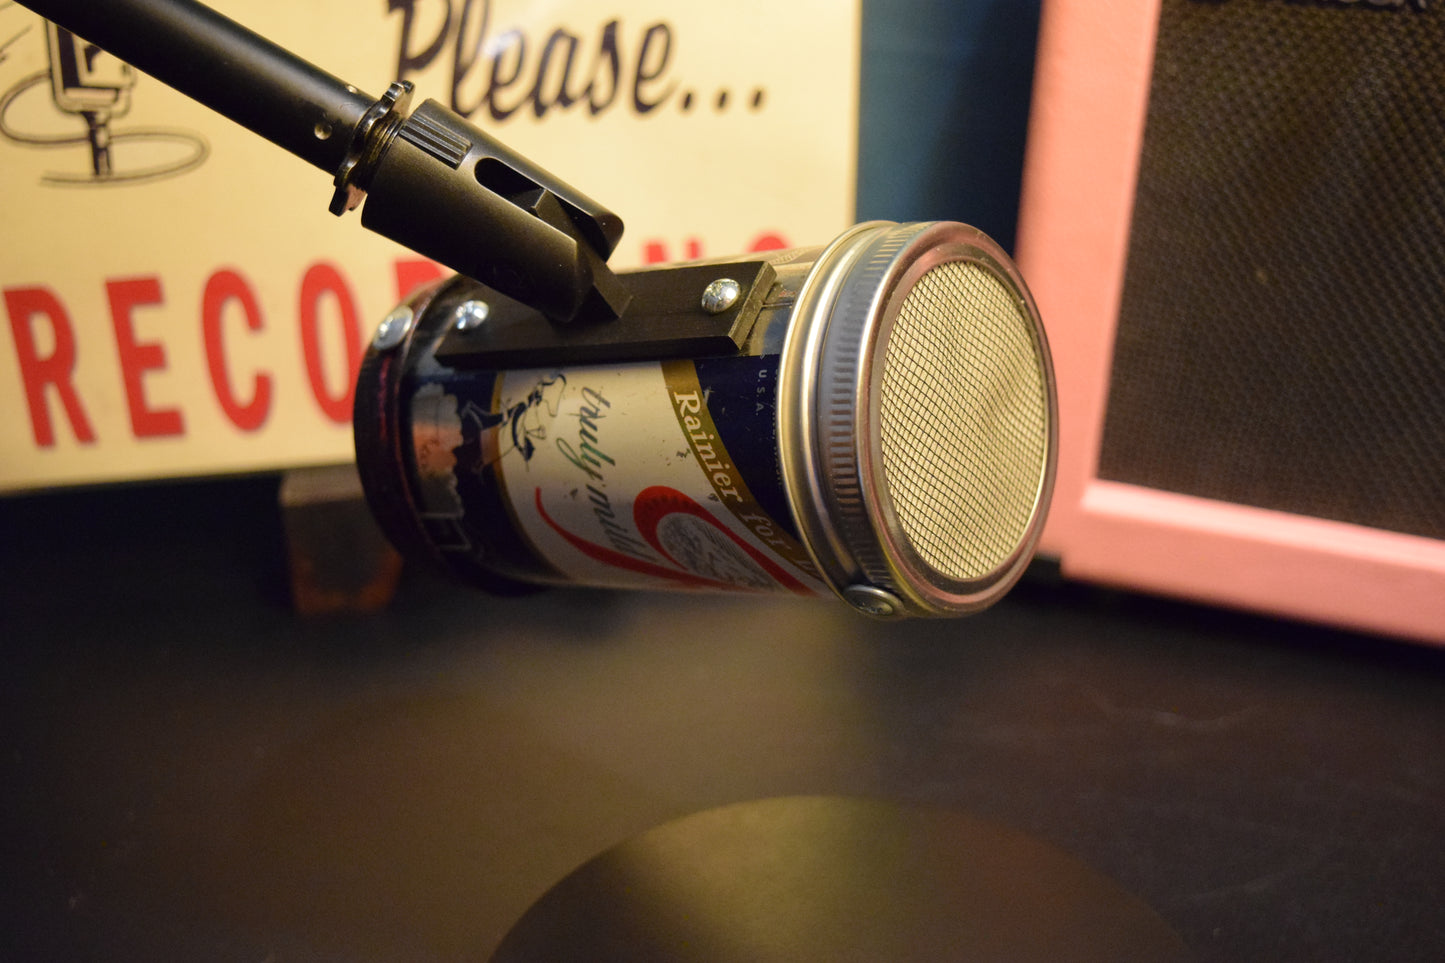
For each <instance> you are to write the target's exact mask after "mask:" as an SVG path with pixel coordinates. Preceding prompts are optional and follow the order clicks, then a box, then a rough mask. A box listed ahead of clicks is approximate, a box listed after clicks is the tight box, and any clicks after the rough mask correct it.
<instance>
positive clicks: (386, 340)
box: [371, 304, 416, 351]
mask: <svg viewBox="0 0 1445 963" xmlns="http://www.w3.org/2000/svg"><path fill="white" fill-rule="evenodd" d="M415 320H416V315H415V314H414V313H413V312H412V310H411V308H409V307H407V306H406V305H404V304H403V305H401V306H400V307H398V308H395V309H393V310H392V312H391V313H390V314H388V315H387V316H386V317H384V318H382V319H381V324H379V325H377V326H376V333H375V334H374V335H372V336H371V346H372V347H373V348H375V349H376V350H377V351H390V350H391V349H392V348H395V347H396V346H397V345H399V344H401V342H402V341H403V340H404V339H405V338H406V336H407V334H408V333H409V332H410V331H411V325H412V322H413V321H415Z"/></svg>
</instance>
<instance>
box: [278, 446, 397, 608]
mask: <svg viewBox="0 0 1445 963" xmlns="http://www.w3.org/2000/svg"><path fill="white" fill-rule="evenodd" d="M280 499H281V517H282V521H283V525H284V529H285V532H286V554H287V560H288V563H289V566H290V571H291V599H292V604H293V605H294V606H295V607H296V611H298V612H300V613H301V614H303V615H320V614H327V613H334V612H374V611H377V610H379V609H382V608H384V607H386V605H387V604H388V603H389V602H390V601H391V598H392V596H393V595H394V594H395V592H396V583H397V579H398V578H399V576H400V574H401V556H400V555H398V554H397V552H396V550H395V549H393V548H392V547H391V545H390V543H388V542H387V540H386V537H385V536H383V535H382V533H381V529H379V528H378V527H377V525H376V522H375V521H374V520H373V519H372V517H371V512H370V510H369V509H368V508H367V505H366V498H365V496H364V495H363V494H362V490H361V479H360V478H359V477H358V476H357V473H356V467H355V466H354V465H350V464H347V465H328V466H324V467H319V468H299V469H294V470H292V471H288V472H287V473H286V474H285V477H284V478H283V479H282V481H281V494H280Z"/></svg>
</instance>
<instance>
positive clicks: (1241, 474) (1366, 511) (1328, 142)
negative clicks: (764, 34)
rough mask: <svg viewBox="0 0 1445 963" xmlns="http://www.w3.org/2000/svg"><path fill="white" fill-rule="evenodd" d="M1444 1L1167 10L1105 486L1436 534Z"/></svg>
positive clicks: (1237, 2) (1443, 300) (1244, 1)
mask: <svg viewBox="0 0 1445 963" xmlns="http://www.w3.org/2000/svg"><path fill="white" fill-rule="evenodd" d="M1442 7H1445V5H1441V4H1436V3H1429V4H1428V5H1427V4H1424V3H1422V2H1420V0H1408V2H1407V3H1405V4H1404V5H1403V6H1401V7H1399V8H1390V9H1387V8H1379V7H1374V6H1371V5H1369V4H1365V3H1359V4H1344V3H1339V2H1318V3H1309V2H1286V0H1164V3H1163V7H1162V12H1161V19H1160V24H1159V36H1158V48H1157V53H1156V61H1155V66H1154V78H1153V86H1152V91H1151V95H1150V102H1149V112H1148V120H1147V126H1146V128H1145V137H1144V145H1143V151H1142V154H1141V157H1140V174H1139V186H1138V191H1137V197H1136V199H1135V210H1134V217H1133V225H1132V233H1131V236H1130V242H1129V256H1128V268H1127V273H1126V276H1125V284H1124V292H1123V300H1122V305H1121V313H1120V317H1119V326H1118V340H1117V345H1116V349H1115V357H1114V369H1113V379H1112V385H1111V388H1110V395H1109V402H1108V407H1107V415H1106V420H1105V426H1104V437H1103V443H1102V447H1101V453H1100V455H1101V457H1100V468H1099V472H1100V475H1101V476H1102V477H1104V478H1109V479H1114V480H1118V481H1124V482H1133V483H1137V484H1140V485H1145V486H1148V487H1151V488H1157V489H1163V490H1168V491H1175V492H1183V493H1186V494H1191V495H1199V496H1203V497H1206V498H1213V499H1222V500H1225V501H1230V502H1237V503H1241V504H1247V505H1254V506H1259V507H1263V508H1272V509H1281V510H1284V511H1288V512H1292V513H1296V514H1303V515H1310V516H1315V517H1320V518H1329V519H1336V520H1341V521H1347V522H1354V523H1358V524H1362V525H1367V526H1370V527H1374V528H1382V529H1387V530H1394V531H1400V532H1409V533H1414V534H1418V535H1424V536H1428V537H1431V538H1445V390H1442V386H1445V15H1442V9H1441V8H1442Z"/></svg>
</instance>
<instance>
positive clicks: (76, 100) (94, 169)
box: [0, 21, 210, 187]
mask: <svg viewBox="0 0 1445 963" xmlns="http://www.w3.org/2000/svg"><path fill="white" fill-rule="evenodd" d="M44 29H45V40H46V57H47V61H48V69H46V70H43V71H37V72H35V73H32V74H29V75H27V76H25V77H23V78H21V79H20V80H19V81H17V82H16V83H14V84H12V85H11V86H10V87H9V89H7V90H6V91H5V92H4V93H3V94H0V137H4V138H6V139H7V140H10V141H12V142H14V143H16V144H20V145H23V146H27V147H47V148H61V147H81V146H85V147H88V149H89V154H90V157H89V161H90V162H89V165H88V168H87V169H86V170H85V171H84V172H50V173H47V174H45V175H44V176H43V177H42V178H41V180H42V183H45V184H50V185H55V186H71V187H75V186H104V185H113V184H135V183H140V182H143V181H153V180H159V179H162V178H166V177H173V176H176V175H178V174H183V173H185V172H186V171H189V170H192V169H194V168H196V167H198V166H200V165H201V164H202V163H203V162H204V161H205V159H206V157H207V156H208V155H209V153H210V147H209V145H208V144H207V143H206V140H205V138H203V137H202V136H201V135H200V134H197V133H195V132H192V131H186V130H179V129H173V128H153V127H131V128H127V129H121V130H113V129H112V123H113V121H115V120H116V119H117V118H120V117H124V116H125V115H126V114H127V113H128V112H129V111H130V109H131V102H132V97H133V93H134V90H135V85H136V72H135V70H134V69H133V68H132V67H131V66H130V65H129V64H127V63H125V62H124V61H121V60H119V59H117V58H115V57H113V56H111V55H110V54H109V53H107V52H106V51H104V50H102V49H101V48H100V47H98V46H96V45H95V44H93V43H88V42H87V41H85V40H83V39H81V38H80V37H78V36H76V35H75V34H74V33H72V32H71V31H69V30H67V29H66V28H65V27H61V26H58V25H57V24H55V23H52V22H50V21H45V24H44ZM28 32H29V31H28V30H22V31H21V32H20V33H18V34H16V35H15V36H14V37H13V38H12V42H18V41H19V40H20V38H21V37H23V36H25V35H26V34H27V33H28ZM0 59H3V58H0ZM47 84H48V86H49V89H50V98H51V103H52V106H53V107H54V108H55V109H56V110H57V111H59V112H60V113H61V114H64V115H66V116H68V117H77V118H79V119H80V120H81V121H82V122H84V124H85V132H84V133H83V134H81V133H51V132H46V131H42V130H39V129H29V128H26V127H24V126H22V125H20V124H17V123H15V122H14V121H12V119H11V112H12V108H13V107H14V105H15V104H16V103H17V102H18V101H19V100H20V99H21V97H22V96H24V95H25V94H26V93H27V92H29V91H31V90H35V89H38V88H40V87H43V86H46V85H47ZM31 113H32V114H34V113H35V111H34V110H32V111H31ZM121 143H123V144H124V145H125V161H124V162H123V163H121V164H117V162H116V156H115V155H116V153H117V151H116V150H115V147H116V145H117V144H121Z"/></svg>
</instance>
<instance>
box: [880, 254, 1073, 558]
mask: <svg viewBox="0 0 1445 963" xmlns="http://www.w3.org/2000/svg"><path fill="white" fill-rule="evenodd" d="M880 391H881V395H880V401H879V430H880V441H881V444H882V456H883V477H884V482H885V484H886V485H887V488H888V495H889V497H890V498H891V499H892V502H893V505H894V508H895V510H896V511H897V513H898V519H899V524H900V526H901V528H902V532H903V535H904V537H905V538H906V539H907V540H908V542H909V543H910V544H911V545H912V546H913V549H914V550H915V551H916V552H917V553H918V555H919V557H920V558H922V559H923V561H924V562H925V563H927V564H928V565H930V566H932V567H933V568H934V569H935V570H936V571H937V572H938V573H939V574H940V575H942V576H944V577H946V578H951V579H958V580H968V579H975V578H979V577H982V576H984V575H987V574H989V573H990V572H992V571H994V570H995V569H996V568H998V566H999V565H1000V564H1001V563H1002V562H1003V561H1004V560H1005V559H1007V558H1008V556H1009V555H1010V554H1012V553H1013V551H1014V550H1015V549H1016V548H1017V547H1018V545H1019V543H1020V541H1021V540H1022V539H1023V537H1024V535H1025V532H1026V531H1027V529H1028V526H1029V522H1030V520H1031V518H1032V517H1033V514H1034V509H1035V505H1036V502H1037V499H1038V494H1039V487H1040V484H1041V482H1042V478H1043V475H1044V467H1045V462H1046V460H1047V458H1048V395H1047V392H1046V391H1045V388H1044V384H1043V374H1042V367H1041V364H1040V357H1039V349H1038V347H1037V346H1036V343H1035V340H1034V338H1033V336H1032V325H1031V322H1030V319H1029V316H1028V314H1027V313H1026V312H1025V311H1024V310H1023V309H1022V308H1021V307H1020V306H1019V304H1018V302H1017V301H1016V299H1015V298H1014V296H1013V294H1012V293H1011V291H1010V290H1009V288H1008V287H1006V286H1005V285H1004V284H1003V282H1002V281H1000V280H999V279H998V278H997V277H995V276H994V275H993V274H992V273H991V272H989V271H988V270H987V269H985V268H983V267H981V266H980V265H977V264H973V263H970V262H965V261H951V262H948V263H945V264H940V265H938V266H937V267H935V268H933V269H931V270H929V271H928V272H927V273H925V274H924V275H923V276H922V277H921V278H919V279H918V282H917V283H916V284H915V285H914V287H913V289H912V290H911V291H910V292H909V293H908V295H907V297H906V298H905V299H904V302H903V306H902V308H901V309H900V311H899V313H898V318H897V320H896V321H895V322H894V326H893V329H892V333H891V334H890V336H889V338H888V345H887V348H886V353H885V355H884V361H883V376H882V384H881V389H880Z"/></svg>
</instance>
